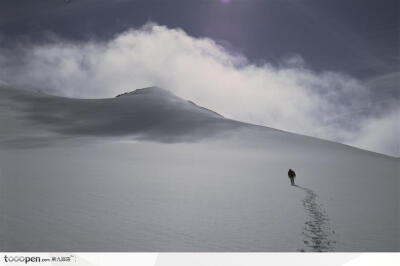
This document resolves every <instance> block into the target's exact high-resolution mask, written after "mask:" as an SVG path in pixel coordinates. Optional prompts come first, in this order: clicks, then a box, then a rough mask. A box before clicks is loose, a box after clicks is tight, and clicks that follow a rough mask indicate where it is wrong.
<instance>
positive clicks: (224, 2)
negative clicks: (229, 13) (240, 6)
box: [221, 0, 231, 4]
mask: <svg viewBox="0 0 400 266" xmlns="http://www.w3.org/2000/svg"><path fill="white" fill-rule="evenodd" d="M229 2H231V0H221V3H223V4H228V3H229Z"/></svg>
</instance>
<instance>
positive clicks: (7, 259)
mask: <svg viewBox="0 0 400 266" xmlns="http://www.w3.org/2000/svg"><path fill="white" fill-rule="evenodd" d="M4 261H5V262H25V264H27V263H29V262H40V257H26V256H7V255H5V256H4Z"/></svg>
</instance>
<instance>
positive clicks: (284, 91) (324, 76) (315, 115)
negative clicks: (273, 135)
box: [0, 0, 400, 156]
mask: <svg viewBox="0 0 400 266" xmlns="http://www.w3.org/2000/svg"><path fill="white" fill-rule="evenodd" d="M399 10H400V4H399V2H398V1H392V0H387V1H379V0H351V1H346V0H340V1H318V0H266V1H262V0H199V1H188V0H173V1H153V0H147V1H139V0H132V1H129V0H117V1H105V0H104V1H103V0H97V1H95V0H80V1H76V0H75V1H74V0H69V1H67V0H37V1H21V0H12V1H9V0H5V1H2V2H1V3H0V80H3V81H4V82H7V83H11V84H14V85H17V86H24V87H27V88H32V89H41V90H44V91H46V92H49V93H52V94H56V95H64V96H70V97H85V98H100V97H113V96H115V95H117V94H119V93H121V92H124V91H130V90H134V89H137V88H141V87H146V86H153V85H155V86H159V87H163V88H165V89H167V90H170V91H172V92H174V93H175V94H177V95H178V96H180V97H183V98H185V99H190V100H192V101H194V102H196V103H198V104H200V105H203V106H205V107H207V108H210V109H212V110H214V111H216V112H219V113H221V114H222V115H224V116H226V117H229V118H233V119H237V120H240V121H244V122H250V123H255V124H260V125H265V126H270V127H274V128H279V129H283V130H287V131H290V132H295V133H300V134H305V135H310V136H315V137H319V138H324V139H329V140H333V141H338V142H342V143H346V144H349V145H353V146H357V147H361V148H364V149H368V150H372V151H376V152H380V153H385V154H389V155H394V156H400V151H399V149H400V148H399V146H400V144H399V140H398V135H399V134H400V129H399V127H400V126H399V124H400V121H399V119H400V118H399V116H400V108H399V101H400V90H399V85H398V84H399V83H400V53H399V47H400V46H399V36H400V22H399V18H400V11H399Z"/></svg>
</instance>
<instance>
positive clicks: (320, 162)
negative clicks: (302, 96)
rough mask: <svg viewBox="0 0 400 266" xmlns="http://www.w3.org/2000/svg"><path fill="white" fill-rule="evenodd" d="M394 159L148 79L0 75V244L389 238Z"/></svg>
mask: <svg viewBox="0 0 400 266" xmlns="http://www.w3.org/2000/svg"><path fill="white" fill-rule="evenodd" d="M289 168H292V169H294V170H295V171H296V173H297V178H296V183H297V184H298V186H290V185H289V179H288V177H287V171H288V169H289ZM399 169H400V163H399V159H396V158H393V157H389V156H384V155H380V154H376V153H372V152H367V151H363V150H360V149H357V148H353V147H349V146H346V145H342V144H337V143H333V142H329V141H324V140H320V139H315V138H310V137H305V136H301V135H296V134H291V133H286V132H283V131H279V130H275V129H271V128H266V127H260V126H255V125H249V124H245V123H240V122H237V121H232V120H229V119H225V118H223V117H221V116H220V115H218V114H217V113H215V112H212V111H210V110H207V109H205V108H202V107H199V106H197V105H195V104H194V103H191V102H188V101H185V100H183V99H180V98H178V97H176V96H174V95H172V94H171V93H169V92H167V91H165V90H163V89H160V88H155V87H152V88H146V89H141V90H136V91H134V92H131V93H127V94H123V95H121V96H119V97H116V98H111V99H96V100H92V99H69V98H63V97H55V96H50V95H45V94H42V93H39V92H29V91H23V90H20V89H16V88H12V87H9V86H7V85H0V214H1V219H0V250H1V251H61V250H62V251H76V250H80V251H400V248H399V247H400V242H399V238H400V228H399V220H400V214H399V206H400V204H399V201H400V198H399V188H400V187H399V186H400V182H399Z"/></svg>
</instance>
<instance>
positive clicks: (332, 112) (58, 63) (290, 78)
mask: <svg viewBox="0 0 400 266" xmlns="http://www.w3.org/2000/svg"><path fill="white" fill-rule="evenodd" d="M17 62H18V63H15V62H14V60H13V62H12V64H10V63H11V62H10V59H9V57H8V56H7V55H4V53H3V55H1V54H0V67H1V70H0V78H2V79H5V80H6V81H8V82H10V83H14V84H17V85H20V86H25V87H27V86H28V87H35V88H43V89H45V90H46V91H48V92H51V93H54V94H60V95H65V96H71V97H110V96H115V95H117V94H119V93H121V92H124V91H129V90H133V89H136V88H142V87H147V86H153V85H156V86H159V87H163V88H165V89H168V90H171V91H172V92H174V93H175V94H176V95H178V96H181V97H183V98H186V99H190V100H192V101H195V102H196V103H198V104H199V105H202V106H204V107H207V108H210V109H212V110H214V111H217V112H219V113H220V114H222V115H224V116H226V117H229V118H233V119H237V120H240V121H245V122H250V123H256V124H261V125H265V126H270V127H274V128H279V129H283V130H287V131H291V132H296V133H301V134H306V135H311V136H316V137H321V138H326V139H330V140H335V141H341V142H344V143H352V144H354V145H357V146H359V147H362V148H368V149H371V150H375V151H378V152H384V153H388V154H393V150H392V149H391V148H390V145H388V144H387V142H388V141H389V140H388V137H390V136H389V135H390V134H391V133H390V132H391V125H390V123H391V122H390V121H388V122H378V121H381V120H374V119H371V118H369V117H370V116H371V114H374V112H375V109H376V111H378V109H379V108H378V107H379V106H374V105H371V101H370V91H369V90H368V89H367V88H366V87H365V86H364V85H363V84H362V83H360V82H359V81H358V80H356V79H354V78H351V77H348V76H345V75H342V74H339V73H333V72H323V73H316V72H313V71H311V70H309V69H307V68H306V67H305V66H304V62H303V60H302V58H301V57H299V56H297V57H293V58H289V59H286V60H285V62H284V64H283V66H280V67H276V66H272V65H269V64H264V65H261V66H260V65H254V64H251V63H249V62H248V61H247V60H246V58H245V57H244V56H241V55H237V54H231V53H230V52H229V51H227V50H226V49H224V48H223V47H221V46H220V45H218V44H216V43H215V42H214V41H213V40H211V39H207V38H203V39H198V38H193V37H191V36H188V35H187V34H186V33H185V32H183V31H182V30H179V29H169V28H166V27H164V26H159V25H156V24H147V25H145V26H143V27H142V28H140V29H135V30H130V31H127V32H125V33H123V34H120V35H118V36H116V37H115V38H114V39H112V40H110V41H107V42H103V43H95V42H85V43H72V42H52V43H50V44H46V45H38V46H33V47H29V48H25V49H24V52H23V55H22V56H21V57H19V58H18V60H17ZM383 119H385V118H383ZM388 119H390V118H388ZM382 121H383V120H382ZM385 121H386V120H385ZM380 123H382V127H380V125H381V124H380ZM383 126H384V128H383ZM377 128H379V129H380V130H375V129H377ZM360 134H361V135H360ZM388 134H389V135H388ZM357 138H359V140H358V141H355V139H357ZM371 138H373V139H374V142H373V143H372V142H369V141H367V140H368V139H371ZM389 139H390V141H394V142H396V141H397V140H396V139H393V138H389ZM397 152H398V151H397ZM395 154H396V153H395ZM396 155H397V156H399V153H397V154H396Z"/></svg>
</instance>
